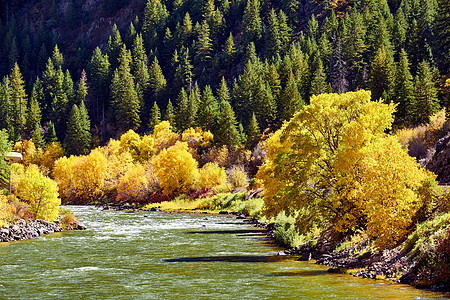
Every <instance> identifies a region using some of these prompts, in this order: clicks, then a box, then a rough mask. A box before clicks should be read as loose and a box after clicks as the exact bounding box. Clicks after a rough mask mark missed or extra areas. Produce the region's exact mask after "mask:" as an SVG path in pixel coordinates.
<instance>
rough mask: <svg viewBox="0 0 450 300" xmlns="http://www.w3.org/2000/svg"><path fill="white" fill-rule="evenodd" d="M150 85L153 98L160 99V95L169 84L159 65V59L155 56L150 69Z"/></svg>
mask: <svg viewBox="0 0 450 300" xmlns="http://www.w3.org/2000/svg"><path fill="white" fill-rule="evenodd" d="M149 76H150V78H149V87H150V90H151V91H152V98H153V99H154V100H158V99H159V96H161V95H163V94H164V91H165V89H166V86H167V81H166V78H165V77H164V74H163V72H162V70H161V67H160V66H159V62H158V59H157V58H156V57H155V59H154V60H153V63H152V65H151V66H150V69H149Z"/></svg>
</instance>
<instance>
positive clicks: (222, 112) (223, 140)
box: [214, 101, 241, 146]
mask: <svg viewBox="0 0 450 300" xmlns="http://www.w3.org/2000/svg"><path fill="white" fill-rule="evenodd" d="M217 122H218V126H217V129H216V131H215V132H214V139H215V141H216V142H217V143H218V144H219V145H233V146H237V145H239V144H240V140H241V139H240V136H239V131H238V123H237V121H236V117H235V115H234V111H233V108H232V107H231V104H230V103H229V102H228V101H221V102H220V105H219V115H218V121H217Z"/></svg>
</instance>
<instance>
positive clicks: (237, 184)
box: [227, 165, 248, 189]
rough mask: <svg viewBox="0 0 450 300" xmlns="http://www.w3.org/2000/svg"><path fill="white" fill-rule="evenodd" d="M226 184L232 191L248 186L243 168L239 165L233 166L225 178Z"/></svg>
mask: <svg viewBox="0 0 450 300" xmlns="http://www.w3.org/2000/svg"><path fill="white" fill-rule="evenodd" d="M227 181H228V183H229V184H230V185H231V188H232V189H237V188H245V187H247V185H248V176H247V172H245V170H244V167H243V166H241V165H238V166H233V167H232V168H231V169H230V171H229V174H228V177H227Z"/></svg>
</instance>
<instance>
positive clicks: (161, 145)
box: [153, 121, 180, 152]
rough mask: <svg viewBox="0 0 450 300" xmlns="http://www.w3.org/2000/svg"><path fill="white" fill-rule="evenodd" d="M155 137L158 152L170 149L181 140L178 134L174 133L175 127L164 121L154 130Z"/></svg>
mask: <svg viewBox="0 0 450 300" xmlns="http://www.w3.org/2000/svg"><path fill="white" fill-rule="evenodd" d="M153 136H154V138H155V148H156V150H157V152H159V151H161V150H162V149H165V148H169V147H170V146H172V145H175V143H176V142H177V141H178V140H179V139H180V136H179V134H178V133H176V132H173V127H172V125H170V123H169V121H162V122H161V123H159V124H158V125H156V126H155V128H154V129H153Z"/></svg>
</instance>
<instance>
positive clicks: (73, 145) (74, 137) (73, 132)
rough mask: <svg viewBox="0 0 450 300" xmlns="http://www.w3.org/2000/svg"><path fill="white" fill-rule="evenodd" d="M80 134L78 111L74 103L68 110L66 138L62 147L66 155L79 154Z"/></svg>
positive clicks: (80, 151) (80, 152)
mask: <svg viewBox="0 0 450 300" xmlns="http://www.w3.org/2000/svg"><path fill="white" fill-rule="evenodd" d="M80 134H81V124H80V111H79V109H78V106H77V105H76V104H74V105H73V106H72V110H71V111H70V116H69V121H68V123H67V132H66V138H65V139H64V148H65V151H66V154H67V155H80V154H82V149H81V147H80V143H79V137H80Z"/></svg>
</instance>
